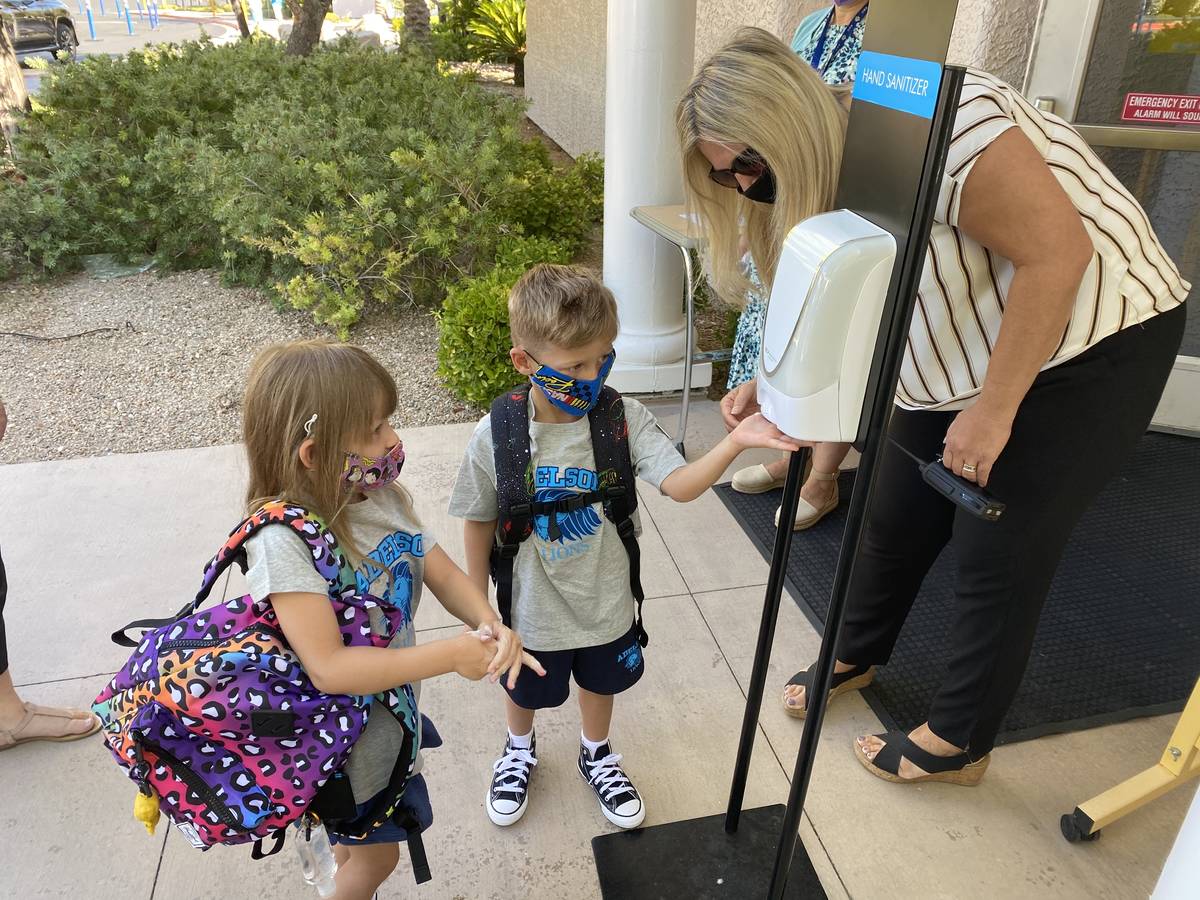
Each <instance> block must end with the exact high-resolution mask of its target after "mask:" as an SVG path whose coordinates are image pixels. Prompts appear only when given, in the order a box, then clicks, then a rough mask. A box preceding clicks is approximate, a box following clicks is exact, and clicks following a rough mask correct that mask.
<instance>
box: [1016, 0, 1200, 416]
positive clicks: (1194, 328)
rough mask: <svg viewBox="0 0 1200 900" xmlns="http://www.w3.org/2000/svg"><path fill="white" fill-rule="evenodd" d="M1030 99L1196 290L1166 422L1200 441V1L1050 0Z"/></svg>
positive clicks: (1032, 68) (1161, 412) (1163, 407)
mask: <svg viewBox="0 0 1200 900" xmlns="http://www.w3.org/2000/svg"><path fill="white" fill-rule="evenodd" d="M1025 94H1026V96H1028V97H1029V98H1030V99H1031V100H1032V101H1033V102H1034V103H1036V104H1037V105H1038V106H1040V107H1041V108H1043V109H1046V110H1049V111H1051V112H1054V113H1056V114H1057V115H1059V116H1062V117H1063V118H1064V119H1066V120H1067V121H1068V122H1071V123H1072V124H1073V125H1074V126H1075V127H1076V128H1077V129H1078V131H1079V132H1080V134H1082V135H1083V137H1084V139H1085V140H1087V142H1088V143H1089V144H1091V145H1092V147H1094V148H1095V150H1096V152H1097V153H1098V154H1099V156H1100V157H1101V158H1102V159H1103V160H1104V162H1105V163H1106V164H1107V165H1108V167H1109V168H1110V169H1112V171H1113V173H1114V174H1115V175H1116V176H1117V177H1118V178H1119V179H1120V180H1121V182H1122V183H1123V184H1124V185H1125V186H1126V187H1127V188H1128V189H1129V190H1130V192H1131V193H1132V194H1133V195H1134V196H1135V197H1136V198H1137V199H1138V201H1139V202H1140V203H1141V204H1142V206H1143V207H1144V208H1145V210H1146V213H1147V215H1148V216H1149V218H1150V223H1151V224H1152V225H1153V226H1154V230H1155V232H1156V233H1157V234H1158V238H1159V240H1160V241H1162V243H1163V246H1164V247H1165V248H1166V250H1167V252H1168V253H1169V254H1170V255H1171V258H1172V259H1173V260H1174V261H1175V264H1176V265H1178V266H1179V269H1180V271H1181V272H1182V273H1183V277H1184V278H1186V279H1187V280H1188V281H1190V282H1191V283H1192V285H1193V289H1192V296H1191V298H1189V301H1188V324H1187V332H1186V334H1185V336H1184V339H1183V346H1182V348H1181V349H1180V356H1179V358H1178V359H1177V360H1176V364H1175V369H1174V371H1173V372H1172V373H1171V379H1170V381H1169V382H1168V384H1167V390H1166V392H1165V393H1164V395H1163V401H1162V403H1161V404H1160V406H1159V409H1158V412H1157V413H1156V414H1155V418H1154V425H1155V427H1156V428H1159V429H1161V430H1164V431H1178V432H1186V433H1193V434H1200V310H1197V306H1200V303H1198V302H1197V301H1196V295H1197V294H1200V203H1197V196H1198V194H1200V0H1043V2H1042V11H1041V20H1040V22H1039V25H1038V32H1037V38H1036V42H1035V45H1034V50H1033V54H1032V57H1031V59H1030V64H1029V71H1028V73H1027V77H1026V83H1025Z"/></svg>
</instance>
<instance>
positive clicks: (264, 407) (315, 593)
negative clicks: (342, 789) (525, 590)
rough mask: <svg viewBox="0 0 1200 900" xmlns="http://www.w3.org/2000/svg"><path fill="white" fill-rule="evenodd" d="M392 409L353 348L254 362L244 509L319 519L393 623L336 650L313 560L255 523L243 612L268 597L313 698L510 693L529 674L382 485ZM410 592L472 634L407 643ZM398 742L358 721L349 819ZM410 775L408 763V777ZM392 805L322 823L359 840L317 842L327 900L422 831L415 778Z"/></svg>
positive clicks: (376, 784) (394, 452)
mask: <svg viewBox="0 0 1200 900" xmlns="http://www.w3.org/2000/svg"><path fill="white" fill-rule="evenodd" d="M396 405H397V396H396V385H395V382H394V381H393V380H392V378H391V376H390V375H389V374H388V373H387V371H386V370H385V369H384V368H383V367H382V366H381V365H380V364H379V363H378V362H377V361H376V360H375V359H373V358H372V357H371V356H370V355H369V354H367V353H366V352H365V351H363V350H361V349H359V348H357V347H353V346H350V345H348V344H339V343H332V342H328V341H301V342H296V343H291V344H285V345H280V346H276V347H271V348H269V349H267V350H265V351H263V352H262V353H261V354H260V355H259V356H258V357H257V359H256V360H255V361H254V364H253V366H252V368H251V371H250V376H249V382H248V385H247V389H246V398H245V405H244V413H243V415H244V423H245V424H244V438H245V446H246V455H247V459H248V462H249V488H248V491H247V506H248V509H249V510H250V511H251V512H253V511H254V510H257V509H259V508H260V507H262V506H263V505H264V504H265V503H269V502H271V501H278V500H284V501H287V502H288V503H293V504H296V505H298V506H303V507H304V508H305V509H307V510H308V511H309V512H311V513H312V514H314V515H316V516H319V517H320V518H321V519H322V520H323V521H324V523H325V525H326V526H327V528H328V529H329V531H330V532H332V533H333V534H334V535H335V536H336V538H337V541H338V543H339V544H340V546H341V547H342V550H343V552H344V553H345V554H346V555H347V556H348V558H349V560H350V563H351V564H352V565H353V567H354V574H355V576H356V579H357V582H358V590H359V592H360V593H362V594H371V595H374V596H376V597H379V598H380V599H382V600H384V601H386V602H390V603H391V604H393V605H395V606H396V607H398V608H399V609H400V610H401V611H402V612H403V613H404V617H403V625H402V626H401V627H400V628H399V629H398V630H397V631H396V633H395V634H394V636H393V637H392V638H391V640H390V642H389V643H388V646H387V647H371V646H346V645H345V643H344V641H343V638H342V634H341V633H340V632H339V626H338V622H337V620H336V618H335V614H334V609H333V606H332V605H331V604H330V601H329V596H328V594H327V589H328V584H327V582H326V581H325V579H324V578H322V576H321V575H320V574H318V572H317V571H316V569H315V568H314V565H313V551H312V549H311V548H310V545H309V544H308V543H306V542H305V541H304V540H303V539H302V538H301V537H300V536H299V535H297V534H296V533H295V531H294V530H293V529H291V528H289V527H288V526H286V525H268V526H267V527H265V528H263V529H261V530H260V531H258V532H257V533H256V534H255V535H254V536H253V537H251V538H250V539H249V540H248V541H247V543H246V554H247V564H248V566H247V570H246V578H247V581H248V583H249V586H250V593H251V595H252V596H253V597H254V599H255V600H256V601H257V600H261V599H263V598H266V597H268V596H269V597H270V602H271V605H272V607H273V609H274V611H275V614H276V616H277V617H278V620H279V625H280V627H281V629H282V631H283V633H284V636H285V637H286V639H287V643H288V644H289V645H290V647H291V648H292V650H293V651H294V652H295V653H296V655H297V656H298V657H299V659H300V661H301V663H302V664H303V667H304V670H305V672H306V673H307V675H308V677H309V678H310V679H311V680H312V682H313V685H314V686H315V687H316V688H317V689H318V690H320V691H322V692H324V693H329V694H354V695H369V694H377V693H380V692H384V691H388V690H390V689H393V688H397V687H399V686H401V685H406V684H411V685H412V686H413V689H414V692H415V693H417V695H418V697H419V686H420V682H421V680H422V679H425V678H430V677H433V676H435V675H443V674H448V673H451V672H456V673H458V674H459V675H461V676H463V677H464V678H469V679H472V680H478V679H480V678H482V677H484V676H488V677H489V678H490V680H492V681H493V682H494V681H497V680H499V678H500V677H501V675H502V674H503V673H507V674H508V684H509V686H510V687H511V686H512V685H513V684H514V683H515V680H516V677H517V675H518V674H519V672H520V670H521V667H522V665H523V664H524V665H526V666H528V667H530V668H532V669H534V670H535V671H538V672H539V673H540V672H541V671H542V669H541V666H540V665H538V663H537V662H536V661H535V660H534V659H533V658H532V657H530V656H529V655H528V654H525V653H524V652H523V648H522V644H521V639H520V638H519V637H518V636H517V635H516V634H514V633H513V632H512V631H510V630H509V629H508V628H506V627H505V626H504V625H503V624H502V623H501V621H500V616H499V614H498V613H496V612H495V611H494V610H493V609H492V608H491V606H490V604H489V603H488V601H487V598H486V597H485V596H484V595H483V594H482V593H481V592H480V591H479V590H478V588H476V587H475V585H474V584H473V583H472V582H471V581H470V579H468V578H467V576H466V575H465V574H464V573H463V572H462V570H460V569H459V568H458V566H456V565H455V564H454V563H453V562H452V561H451V559H450V557H449V556H447V555H446V553H445V551H443V550H442V549H441V547H439V546H438V545H437V544H436V543H435V538H434V537H433V536H432V535H431V534H430V533H429V532H428V531H427V530H425V529H423V528H422V526H421V524H420V522H419V520H418V519H417V517H416V515H415V513H414V512H413V508H412V503H411V498H410V497H409V495H408V493H407V492H406V491H405V490H404V489H403V488H402V487H400V485H399V484H397V483H396V478H397V476H398V475H399V473H400V468H401V466H402V464H403V462H404V446H403V444H402V442H401V441H400V439H399V437H398V436H397V434H396V432H395V431H394V430H393V428H392V426H391V425H390V424H389V422H388V419H389V418H390V417H391V416H392V415H393V413H394V412H395V411H396ZM422 585H427V586H428V587H429V588H430V589H431V590H432V591H433V592H434V593H435V594H436V596H437V598H438V600H439V602H441V604H442V605H443V606H444V607H445V608H446V609H447V610H448V611H449V612H450V613H452V614H453V615H454V616H456V617H457V618H459V619H461V620H462V621H463V622H464V623H466V625H467V626H469V627H470V628H472V629H474V631H473V632H468V633H465V634H461V635H458V636H457V637H453V638H446V639H443V640H438V641H430V642H429V643H425V644H422V645H420V646H416V641H415V633H414V629H413V624H412V618H413V616H414V615H415V614H416V612H417V607H418V605H419V602H420V599H421V589H422ZM372 612H373V613H377V612H378V610H372ZM371 625H372V629H373V630H376V633H379V634H384V633H386V631H385V629H386V628H387V624H386V623H385V622H384V621H383V618H382V616H375V615H373V616H372V617H371ZM381 629H384V630H381ZM381 712H382V711H381ZM424 725H425V728H424V729H423V730H424V731H425V734H424V735H423V740H424V743H425V745H426V746H436V745H437V744H438V743H440V740H439V739H438V738H437V735H436V732H434V731H433V729H432V728H431V726H430V724H429V723H428V721H427V720H425V722H424ZM402 740H403V731H402V728H401V725H400V723H399V722H398V721H397V719H396V718H395V717H394V716H389V715H386V714H375V715H371V716H370V717H369V719H368V721H367V725H366V728H365V730H364V731H363V733H362V736H361V737H360V738H359V739H358V741H357V743H356V744H355V745H354V749H353V751H352V753H351V754H350V758H349V761H348V762H347V764H346V766H345V768H344V769H343V773H344V775H345V776H346V777H348V779H349V782H350V787H351V788H352V792H353V800H354V803H355V805H356V811H357V814H358V815H359V816H365V815H367V814H368V810H370V809H372V808H373V804H372V799H373V798H374V797H376V795H378V794H380V793H381V792H383V791H386V790H387V789H388V785H389V779H390V777H391V774H392V772H393V768H394V767H395V764H396V760H397V759H398V757H399V755H400V753H401V747H402ZM419 768H420V762H419V759H418V763H417V765H416V767H415V769H414V772H418V771H419ZM401 802H402V808H401V810H400V812H401V813H403V815H401V816H393V817H392V818H391V819H389V820H388V821H387V822H385V823H384V824H383V825H382V826H379V827H376V828H375V829H374V830H372V831H369V833H367V834H366V835H365V837H363V836H361V835H362V834H363V828H362V827H354V823H353V822H352V823H351V827H347V828H341V823H335V824H334V826H333V827H334V829H335V831H336V830H342V831H344V832H345V834H355V835H359V837H357V838H349V837H346V836H345V835H340V836H339V835H338V834H336V833H335V834H332V835H331V840H332V841H333V842H334V843H335V844H336V845H337V846H336V847H335V848H334V852H335V854H336V856H337V860H338V864H339V868H338V872H337V876H336V884H337V893H336V896H337V897H338V898H370V897H371V895H372V894H373V892H374V891H375V890H376V889H377V888H378V887H379V886H380V885H381V884H382V883H383V881H384V880H385V879H386V878H387V877H388V875H389V874H390V873H391V871H392V870H393V868H394V867H395V866H396V863H397V861H398V859H399V842H400V841H404V840H406V839H407V838H408V837H409V834H408V833H407V832H406V830H405V829H404V828H402V827H401V826H400V825H399V824H398V822H408V823H409V824H410V828H411V827H412V826H413V825H414V824H415V825H418V826H419V827H420V828H421V829H424V828H426V827H428V825H429V824H430V822H431V821H432V811H431V809H430V807H429V796H428V792H427V790H426V787H425V784H424V780H423V779H422V778H421V777H420V775H414V777H413V778H412V779H411V780H410V781H409V782H408V786H407V788H406V789H405V791H404V794H403V798H402V801H401ZM358 825H359V826H361V825H362V823H361V822H359V823H358ZM368 827H369V825H368Z"/></svg>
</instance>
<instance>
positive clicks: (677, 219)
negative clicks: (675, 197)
mask: <svg viewBox="0 0 1200 900" xmlns="http://www.w3.org/2000/svg"><path fill="white" fill-rule="evenodd" d="M629 214H630V215H631V216H633V218H634V219H636V220H637V221H638V222H640V223H641V224H643V225H645V226H646V227H647V228H649V229H650V230H651V231H653V232H654V233H655V234H657V235H658V236H659V237H660V238H663V239H664V240H666V241H670V242H671V243H672V244H674V245H675V246H676V247H678V248H679V252H680V253H682V254H683V273H684V280H685V290H684V295H685V297H686V301H687V302H686V309H687V332H686V336H685V339H684V350H683V400H682V402H681V404H680V408H679V432H678V434H677V435H676V438H675V446H676V448H677V449H678V450H679V453H680V454H681V455H682V454H683V437H684V434H686V432H687V420H688V404H689V402H690V400H691V394H692V364H693V363H697V362H720V361H723V360H727V359H729V358H730V357H731V356H732V355H733V351H732V350H710V351H708V352H705V353H697V352H696V347H695V343H696V335H695V323H696V302H695V300H696V296H695V295H696V279H695V277H694V275H693V273H692V251H693V250H698V249H700V247H701V246H702V244H703V239H702V237H701V232H700V226H699V224H698V223H697V222H696V221H695V220H694V219H693V218H692V217H691V216H690V215H689V214H688V212H687V210H686V209H685V208H684V206H683V205H682V204H672V205H670V206H635V207H634V208H633V209H631V210H630V211H629Z"/></svg>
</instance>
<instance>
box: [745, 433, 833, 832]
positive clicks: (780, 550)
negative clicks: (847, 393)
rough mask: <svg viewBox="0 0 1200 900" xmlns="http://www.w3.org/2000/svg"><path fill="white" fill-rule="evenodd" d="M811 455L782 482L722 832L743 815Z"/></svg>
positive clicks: (796, 461) (801, 456) (802, 453)
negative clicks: (776, 522)
mask: <svg viewBox="0 0 1200 900" xmlns="http://www.w3.org/2000/svg"><path fill="white" fill-rule="evenodd" d="M811 453H812V451H811V450H809V449H808V448H807V447H805V448H802V449H800V450H797V451H796V452H795V453H793V454H792V458H791V461H790V462H789V463H788V472H787V480H786V481H784V483H783V502H782V503H781V504H780V506H779V527H778V528H777V529H776V530H775V549H774V552H773V553H772V555H771V574H770V575H769V576H768V577H767V594H766V597H765V598H764V599H763V608H762V621H761V622H760V623H759V626H758V646H757V647H756V648H755V650H754V666H753V668H752V669H751V671H750V685H749V687H748V689H747V691H746V711H745V713H744V715H743V716H742V737H741V740H740V741H739V742H738V755H737V762H735V763H734V766H733V786H732V787H731V788H730V789H729V808H728V809H727V810H726V812H725V831H726V832H727V833H730V834H732V833H733V832H735V831H737V827H738V821H739V820H740V819H741V816H742V800H743V798H744V797H745V795H746V778H747V777H748V776H749V774H750V756H751V754H752V753H753V752H754V735H755V732H757V731H758V711H759V709H761V707H762V697H763V689H764V687H765V686H766V683H767V665H768V664H769V663H770V661H771V645H772V644H774V643H775V625H776V623H777V622H778V621H779V601H780V599H781V598H782V596H783V580H784V578H785V577H786V575H787V559H788V556H789V555H790V554H791V551H792V535H793V534H794V533H795V532H793V531H792V529H791V527H790V525H791V523H792V522H794V521H795V520H796V508H797V507H798V506H799V505H800V488H801V486H802V485H803V483H804V464H805V461H806V460H807V459H808V457H809V455H810V454H811Z"/></svg>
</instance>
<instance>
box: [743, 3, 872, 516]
mask: <svg viewBox="0 0 1200 900" xmlns="http://www.w3.org/2000/svg"><path fill="white" fill-rule="evenodd" d="M867 9H868V2H867V0H834V3H833V5H832V6H831V7H830V8H829V9H822V10H818V11H817V12H815V13H813V14H812V15H809V16H806V17H805V18H804V20H803V21H801V22H800V25H799V26H798V27H797V28H796V32H795V34H793V35H792V50H794V51H795V52H796V55H798V56H799V57H800V58H801V59H804V60H807V61H808V63H809V65H811V66H812V67H813V68H814V69H816V70H817V71H818V72H819V73H820V74H821V77H822V78H824V79H825V83H826V84H831V85H839V84H852V83H853V81H854V73H855V70H856V69H857V68H858V56H859V54H860V53H861V52H862V39H863V31H864V29H865V27H866V18H867ZM744 264H745V266H746V270H747V275H748V276H749V278H750V283H751V284H752V285H753V287H752V289H751V290H750V291H748V292H747V294H746V306H745V308H744V309H743V310H742V314H741V316H740V317H739V318H738V326H737V335H736V337H735V338H734V342H733V358H732V359H731V360H730V362H729V380H728V382H727V383H726V385H725V386H726V388H728V389H730V390H732V389H734V388H736V387H737V386H738V385H740V384H742V383H744V382H746V381H749V380H750V379H751V378H753V377H754V376H755V375H757V374H758V358H759V354H760V351H761V343H762V341H761V336H762V330H763V321H764V319H765V318H766V314H767V298H766V297H764V296H763V289H762V282H761V281H759V278H758V272H757V271H756V270H755V268H754V262H753V260H751V259H750V256H749V254H747V255H746V256H745V259H744ZM848 450H849V445H848V444H817V445H815V446H814V447H813V456H812V469H811V471H810V472H809V473H808V477H807V478H806V480H805V482H804V487H803V488H802V489H801V491H800V506H799V508H798V509H797V510H796V521H795V522H794V523H793V527H794V528H795V529H796V530H797V531H799V530H801V529H804V528H809V527H811V526H813V525H815V524H817V522H819V521H820V520H821V519H822V518H823V517H824V516H826V515H827V514H829V513H830V512H832V511H833V510H834V509H836V508H837V505H838V490H837V475H838V467H839V466H840V465H841V464H842V460H844V459H845V458H846V453H847V452H848ZM786 474H787V459H786V457H785V458H783V459H779V460H776V461H775V462H772V463H769V464H767V465H765V466H764V465H757V466H750V467H749V468H746V469H742V470H741V471H739V472H738V473H737V474H736V475H734V477H733V489H734V490H735V491H741V492H742V493H745V494H759V493H763V492H764V491H769V490H772V489H774V488H777V487H781V486H782V485H783V479H784V476H785V475H786Z"/></svg>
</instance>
